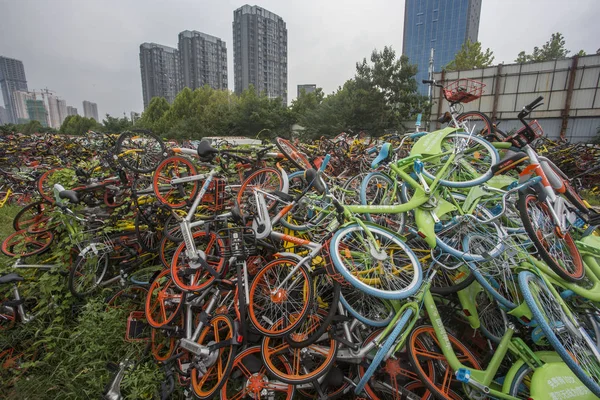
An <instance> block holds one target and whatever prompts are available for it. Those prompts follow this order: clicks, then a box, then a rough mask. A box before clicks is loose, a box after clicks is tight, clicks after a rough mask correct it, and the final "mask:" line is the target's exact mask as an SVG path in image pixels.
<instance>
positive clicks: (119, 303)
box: [106, 286, 148, 314]
mask: <svg viewBox="0 0 600 400" xmlns="http://www.w3.org/2000/svg"><path fill="white" fill-rule="evenodd" d="M146 296H148V289H146V288H145V287H142V286H127V287H126V288H124V289H121V290H119V291H118V292H117V293H115V294H114V295H113V296H111V298H110V299H108V302H107V303H106V309H107V310H108V309H110V308H118V309H121V310H125V311H126V312H127V313H128V314H129V313H130V312H131V311H144V305H145V303H146Z"/></svg>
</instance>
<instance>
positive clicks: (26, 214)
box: [13, 200, 55, 233]
mask: <svg viewBox="0 0 600 400" xmlns="http://www.w3.org/2000/svg"><path fill="white" fill-rule="evenodd" d="M51 210H52V204H50V203H48V202H47V201H45V200H42V201H36V202H33V203H31V204H28V205H27V206H25V207H23V208H22V209H21V210H20V211H19V212H18V213H17V215H15V218H14V219H13V228H14V229H15V231H20V230H22V229H27V232H29V233H42V232H46V231H48V230H50V229H52V228H53V224H51V217H50V211H51ZM54 225H55V224H54Z"/></svg>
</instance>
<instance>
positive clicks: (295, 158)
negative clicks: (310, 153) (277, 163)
mask: <svg viewBox="0 0 600 400" xmlns="http://www.w3.org/2000/svg"><path fill="white" fill-rule="evenodd" d="M275 145H276V146H277V148H278V149H279V151H281V153H282V154H283V155H284V156H285V158H287V159H288V160H289V161H290V162H291V163H292V164H294V166H295V167H296V168H298V169H302V170H305V169H309V168H313V165H312V164H311V163H310V161H308V158H306V156H305V155H304V154H303V153H302V152H301V151H300V150H298V149H297V148H296V147H295V146H294V145H293V144H292V143H290V141H289V140H287V139H284V138H281V137H278V138H277V139H275Z"/></svg>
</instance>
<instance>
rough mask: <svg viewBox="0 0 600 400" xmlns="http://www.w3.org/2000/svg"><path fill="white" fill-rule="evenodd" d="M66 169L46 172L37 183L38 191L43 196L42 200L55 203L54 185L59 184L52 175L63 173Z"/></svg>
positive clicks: (54, 169)
mask: <svg viewBox="0 0 600 400" xmlns="http://www.w3.org/2000/svg"><path fill="white" fill-rule="evenodd" d="M63 169H64V168H53V169H51V170H48V171H46V172H44V173H43V174H42V175H41V176H40V177H39V178H38V181H37V184H36V186H37V190H38V192H39V193H40V195H41V196H42V198H43V199H44V200H46V201H48V202H50V203H54V192H53V189H54V184H55V183H58V182H57V179H56V178H55V177H53V176H52V175H53V174H54V173H55V172H58V171H61V170H63Z"/></svg>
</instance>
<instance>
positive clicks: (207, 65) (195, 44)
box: [178, 31, 227, 89]
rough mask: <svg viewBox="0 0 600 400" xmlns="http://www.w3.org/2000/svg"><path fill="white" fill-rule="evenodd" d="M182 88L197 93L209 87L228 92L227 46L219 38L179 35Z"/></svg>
mask: <svg viewBox="0 0 600 400" xmlns="http://www.w3.org/2000/svg"><path fill="white" fill-rule="evenodd" d="M178 50H179V68H180V71H181V76H180V79H181V87H180V89H183V88H184V87H189V88H190V89H196V88H199V87H202V86H204V85H209V86H210V87H212V88H213V89H227V46H226V44H225V42H224V41H222V40H221V39H220V38H218V37H215V36H211V35H207V34H206V33H202V32H198V31H183V32H181V33H180V34H179V42H178Z"/></svg>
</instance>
